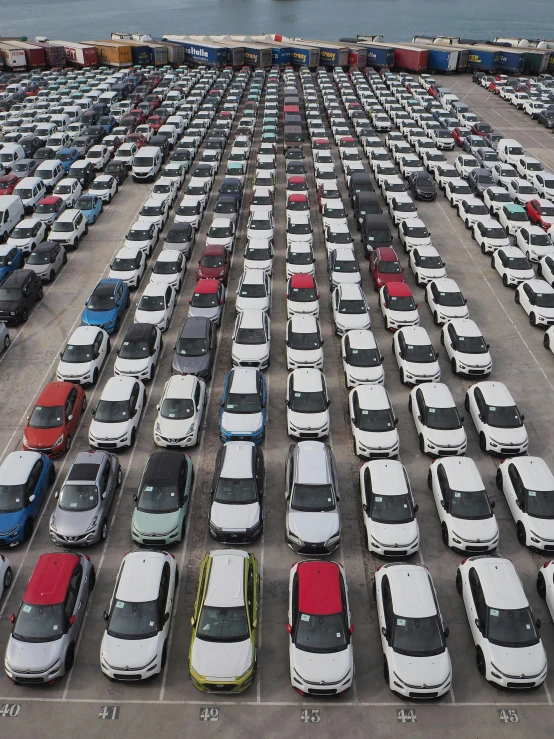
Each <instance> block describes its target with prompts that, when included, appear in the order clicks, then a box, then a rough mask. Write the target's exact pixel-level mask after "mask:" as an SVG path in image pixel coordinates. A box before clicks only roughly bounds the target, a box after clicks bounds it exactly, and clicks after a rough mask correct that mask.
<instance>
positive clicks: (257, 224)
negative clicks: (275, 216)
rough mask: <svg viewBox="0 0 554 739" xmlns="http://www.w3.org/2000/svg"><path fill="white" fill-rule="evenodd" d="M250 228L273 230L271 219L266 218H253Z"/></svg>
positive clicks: (254, 229)
mask: <svg viewBox="0 0 554 739" xmlns="http://www.w3.org/2000/svg"><path fill="white" fill-rule="evenodd" d="M248 228H249V229H252V230H253V231H271V221H269V220H265V219H256V220H254V219H252V220H251V221H250V223H249V224H248Z"/></svg>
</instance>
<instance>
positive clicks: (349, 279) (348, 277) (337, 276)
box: [331, 272, 362, 285]
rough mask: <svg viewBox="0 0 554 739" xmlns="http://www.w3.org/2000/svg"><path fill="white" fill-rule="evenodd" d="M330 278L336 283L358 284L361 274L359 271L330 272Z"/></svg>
mask: <svg viewBox="0 0 554 739" xmlns="http://www.w3.org/2000/svg"><path fill="white" fill-rule="evenodd" d="M331 280H332V281H333V282H334V283H335V284H336V285H345V284H360V283H361V281H362V276H361V274H360V273H359V272H331Z"/></svg>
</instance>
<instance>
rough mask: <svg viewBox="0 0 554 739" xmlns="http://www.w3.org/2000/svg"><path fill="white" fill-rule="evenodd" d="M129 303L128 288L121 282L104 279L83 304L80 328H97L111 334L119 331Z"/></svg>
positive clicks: (110, 278) (111, 278)
mask: <svg viewBox="0 0 554 739" xmlns="http://www.w3.org/2000/svg"><path fill="white" fill-rule="evenodd" d="M130 302H131V299H130V296H129V288H128V287H127V285H126V284H125V283H124V282H123V280H118V279H115V278H113V277H105V278H104V279H103V280H100V282H99V283H98V284H97V285H96V287H95V288H94V290H93V291H92V293H91V295H90V298H89V299H88V300H87V302H86V303H85V309H84V311H83V313H82V315H81V326H98V328H103V329H104V331H107V332H108V333H109V334H113V333H114V331H117V330H118V329H119V326H120V325H121V320H122V318H123V314H124V313H125V311H126V310H127V308H128V307H129V305H130Z"/></svg>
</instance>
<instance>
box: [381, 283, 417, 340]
mask: <svg viewBox="0 0 554 739" xmlns="http://www.w3.org/2000/svg"><path fill="white" fill-rule="evenodd" d="M379 302H380V304H381V305H383V306H384V307H385V308H389V310H391V311H394V312H396V311H398V312H402V311H409V312H410V313H411V312H412V311H415V310H416V309H417V307H418V304H417V303H416V302H415V300H414V296H413V295H412V291H411V290H410V288H409V287H408V285H406V283H405V282H387V284H386V285H383V287H382V288H381V290H380V291H379ZM396 320H397V321H398V318H397V319H396ZM410 320H411V316H410ZM400 325H401V323H400V322H399V323H397V324H396V325H394V321H393V325H391V323H390V318H388V317H386V318H385V327H386V328H388V329H391V330H392V331H396V329H397V328H399V327H400Z"/></svg>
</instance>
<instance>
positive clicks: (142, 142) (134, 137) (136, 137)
mask: <svg viewBox="0 0 554 739" xmlns="http://www.w3.org/2000/svg"><path fill="white" fill-rule="evenodd" d="M127 141H133V142H134V143H135V144H136V145H137V149H142V147H143V146H146V144H147V143H148V142H147V141H146V136H145V135H144V134H142V133H131V134H129V136H127Z"/></svg>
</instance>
